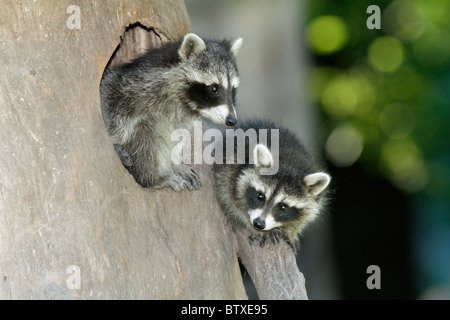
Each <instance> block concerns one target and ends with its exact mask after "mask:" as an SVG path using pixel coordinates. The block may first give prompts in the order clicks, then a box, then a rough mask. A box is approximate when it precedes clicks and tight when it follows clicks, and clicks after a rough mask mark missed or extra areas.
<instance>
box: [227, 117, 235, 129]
mask: <svg viewBox="0 0 450 320" xmlns="http://www.w3.org/2000/svg"><path fill="white" fill-rule="evenodd" d="M236 123H237V119H236V118H235V117H233V116H231V115H230V116H228V117H227V118H226V119H225V124H226V125H227V126H229V127H232V126H234V125H236Z"/></svg>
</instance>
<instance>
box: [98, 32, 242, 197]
mask: <svg viewBox="0 0 450 320" xmlns="http://www.w3.org/2000/svg"><path fill="white" fill-rule="evenodd" d="M241 42H242V40H241V39H238V40H236V41H234V42H233V43H230V42H228V41H213V40H202V39H201V38H200V37H198V36H197V35H195V34H187V35H186V36H185V37H184V39H183V40H180V41H177V42H169V43H167V44H165V45H163V46H162V47H161V48H157V49H152V50H150V51H149V52H148V53H146V54H145V55H143V56H142V57H140V58H137V59H136V60H134V61H132V62H131V63H127V64H123V65H120V66H117V67H114V68H112V69H107V70H106V71H105V73H104V75H103V79H102V82H101V84H100V94H101V102H102V112H103V118H104V122H105V125H106V129H107V131H108V133H109V135H110V137H111V140H112V142H113V144H114V146H115V148H116V150H117V151H118V153H119V156H120V158H121V160H122V162H123V163H124V165H125V166H126V168H127V169H128V170H129V171H130V173H131V174H132V175H133V176H134V178H135V179H136V181H137V182H138V183H139V184H140V185H142V186H143V187H153V188H164V187H170V188H172V189H173V190H175V191H179V190H185V189H189V190H194V189H198V188H199V187H200V181H199V177H198V175H197V173H196V172H195V171H194V170H193V169H192V168H191V167H190V166H188V165H184V164H181V165H175V164H173V163H172V160H171V157H170V156H171V151H172V148H173V147H174V145H175V144H176V142H172V141H171V134H172V132H173V131H174V130H176V129H188V130H189V131H192V127H193V122H194V121H195V120H199V119H201V118H206V119H211V120H212V121H214V122H217V123H219V124H223V125H233V124H235V122H236V113H235V108H234V103H235V101H234V96H235V91H236V88H235V87H236V86H237V84H238V83H239V75H238V70H237V66H236V62H235V60H234V55H235V53H236V52H237V50H238V49H239V47H240V43H241ZM230 83H232V84H234V86H233V85H230ZM213 85H215V86H217V87H218V89H220V90H218V91H217V92H215V93H214V94H213V93H212V89H211V87H210V86H213ZM208 90H209V91H208ZM218 107H220V110H221V111H223V110H224V109H225V112H218V111H217V110H216V109H218Z"/></svg>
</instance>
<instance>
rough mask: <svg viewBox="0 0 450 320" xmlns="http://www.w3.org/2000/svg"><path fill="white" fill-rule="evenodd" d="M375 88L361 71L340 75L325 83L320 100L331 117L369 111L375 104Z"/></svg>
mask: <svg viewBox="0 0 450 320" xmlns="http://www.w3.org/2000/svg"><path fill="white" fill-rule="evenodd" d="M374 101H375V88H374V87H373V85H372V83H371V82H370V81H369V80H368V79H367V78H366V77H365V76H364V74H363V73H361V72H356V71H355V72H352V73H350V74H349V75H339V76H336V77H334V78H332V79H331V80H329V81H328V82H326V83H325V84H324V85H323V88H322V92H321V96H320V102H321V104H322V108H323V109H324V111H325V112H326V113H327V114H328V115H329V116H331V117H348V116H350V115H352V114H353V113H354V112H355V111H359V112H360V113H362V112H367V111H368V110H369V109H370V108H371V107H372V106H373V104H374Z"/></svg>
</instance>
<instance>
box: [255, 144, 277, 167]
mask: <svg viewBox="0 0 450 320" xmlns="http://www.w3.org/2000/svg"><path fill="white" fill-rule="evenodd" d="M253 161H254V162H255V166H256V167H263V168H268V167H271V166H272V164H273V157H272V154H271V153H270V151H269V149H268V148H267V147H266V146H265V145H263V144H257V145H256V146H255V149H253Z"/></svg>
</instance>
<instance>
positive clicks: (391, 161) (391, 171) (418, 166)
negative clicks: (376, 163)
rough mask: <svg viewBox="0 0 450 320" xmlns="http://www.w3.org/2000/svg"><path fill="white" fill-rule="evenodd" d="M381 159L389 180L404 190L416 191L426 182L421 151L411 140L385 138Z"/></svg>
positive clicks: (426, 172)
mask: <svg viewBox="0 0 450 320" xmlns="http://www.w3.org/2000/svg"><path fill="white" fill-rule="evenodd" d="M381 161H382V165H383V167H385V168H386V169H387V176H388V177H389V178H390V180H391V181H392V182H393V183H394V184H395V185H396V186H397V187H398V188H400V189H402V190H404V191H406V192H410V193H414V192H418V191H420V190H422V189H423V188H425V186H426V185H427V183H428V171H427V168H426V166H425V162H424V158H423V154H422V151H421V150H420V149H419V148H418V147H417V145H416V144H415V142H414V141H412V140H409V139H403V140H387V141H386V142H385V143H384V144H383V146H382V151H381Z"/></svg>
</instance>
